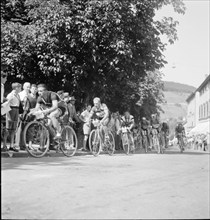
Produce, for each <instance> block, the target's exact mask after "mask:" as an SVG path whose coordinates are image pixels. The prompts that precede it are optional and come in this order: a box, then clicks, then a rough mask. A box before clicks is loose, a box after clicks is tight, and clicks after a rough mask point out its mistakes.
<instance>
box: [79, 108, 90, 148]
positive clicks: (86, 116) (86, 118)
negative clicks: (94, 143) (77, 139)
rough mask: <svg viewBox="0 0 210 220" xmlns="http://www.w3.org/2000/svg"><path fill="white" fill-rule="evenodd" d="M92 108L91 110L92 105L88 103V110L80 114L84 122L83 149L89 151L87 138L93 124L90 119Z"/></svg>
mask: <svg viewBox="0 0 210 220" xmlns="http://www.w3.org/2000/svg"><path fill="white" fill-rule="evenodd" d="M90 110H91V105H87V106H86V110H85V111H83V112H82V113H81V115H80V120H81V121H83V122H84V124H83V134H84V140H83V148H82V150H83V151H87V147H86V145H87V139H88V136H89V134H90V126H91V123H90V121H89V118H90Z"/></svg>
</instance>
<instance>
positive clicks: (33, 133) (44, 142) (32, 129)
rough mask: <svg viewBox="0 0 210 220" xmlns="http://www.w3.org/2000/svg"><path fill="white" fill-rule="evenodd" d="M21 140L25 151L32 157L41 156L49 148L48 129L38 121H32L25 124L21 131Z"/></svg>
mask: <svg viewBox="0 0 210 220" xmlns="http://www.w3.org/2000/svg"><path fill="white" fill-rule="evenodd" d="M23 140H24V144H25V146H26V150H27V152H28V153H29V154H30V155H31V156H32V157H37V158H38V157H43V156H44V155H45V154H46V153H47V152H48V150H49V145H50V135H49V131H48V129H47V128H46V127H45V126H44V125H43V124H42V123H40V122H38V121H32V122H29V123H28V124H27V125H26V127H25V129H24V131H23Z"/></svg>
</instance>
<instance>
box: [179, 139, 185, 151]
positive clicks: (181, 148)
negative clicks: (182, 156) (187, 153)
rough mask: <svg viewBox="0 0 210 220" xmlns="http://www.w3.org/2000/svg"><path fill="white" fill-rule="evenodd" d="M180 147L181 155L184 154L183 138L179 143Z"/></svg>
mask: <svg viewBox="0 0 210 220" xmlns="http://www.w3.org/2000/svg"><path fill="white" fill-rule="evenodd" d="M179 147H180V152H181V153H183V151H184V149H183V148H184V140H183V138H181V139H180V141H179Z"/></svg>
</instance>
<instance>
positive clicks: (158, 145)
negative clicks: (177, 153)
mask: <svg viewBox="0 0 210 220" xmlns="http://www.w3.org/2000/svg"><path fill="white" fill-rule="evenodd" d="M154 147H155V149H156V151H157V153H158V154H159V153H160V143H159V140H158V137H157V135H155V137H154Z"/></svg>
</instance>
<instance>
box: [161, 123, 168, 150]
mask: <svg viewBox="0 0 210 220" xmlns="http://www.w3.org/2000/svg"><path fill="white" fill-rule="evenodd" d="M161 131H162V132H163V137H164V142H165V148H167V147H168V140H169V139H168V135H169V126H168V123H167V121H164V122H163V123H162V126H161Z"/></svg>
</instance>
